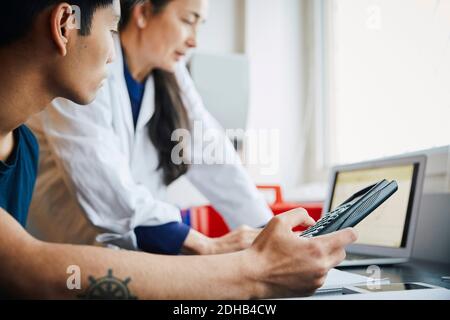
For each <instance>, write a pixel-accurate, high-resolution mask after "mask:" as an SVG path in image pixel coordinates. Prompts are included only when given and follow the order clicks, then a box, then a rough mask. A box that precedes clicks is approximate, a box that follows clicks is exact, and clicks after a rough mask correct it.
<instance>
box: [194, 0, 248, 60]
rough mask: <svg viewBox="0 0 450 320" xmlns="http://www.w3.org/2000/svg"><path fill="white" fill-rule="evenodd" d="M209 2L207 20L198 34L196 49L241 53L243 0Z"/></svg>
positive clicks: (211, 51)
mask: <svg viewBox="0 0 450 320" xmlns="http://www.w3.org/2000/svg"><path fill="white" fill-rule="evenodd" d="M209 3H210V5H209V7H210V8H209V12H208V17H207V21H206V23H205V25H204V26H202V27H201V29H200V32H199V35H198V39H199V47H198V50H199V51H202V52H208V53H243V52H244V41H245V39H244V35H245V32H244V19H245V17H244V15H245V0H209Z"/></svg>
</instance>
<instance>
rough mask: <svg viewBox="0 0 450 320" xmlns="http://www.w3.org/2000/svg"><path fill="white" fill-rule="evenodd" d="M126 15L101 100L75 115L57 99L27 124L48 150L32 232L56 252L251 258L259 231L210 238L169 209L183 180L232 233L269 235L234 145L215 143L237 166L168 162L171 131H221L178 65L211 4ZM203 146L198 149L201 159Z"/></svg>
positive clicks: (149, 0)
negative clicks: (97, 248) (243, 253)
mask: <svg viewBox="0 0 450 320" xmlns="http://www.w3.org/2000/svg"><path fill="white" fill-rule="evenodd" d="M121 5H122V21H121V25H120V35H119V37H118V38H117V41H116V55H117V58H116V60H115V63H114V64H113V65H112V68H111V70H110V75H109V77H108V81H107V82H106V83H105V85H104V88H102V90H101V92H100V94H99V96H98V98H97V99H96V101H95V102H94V103H92V105H91V106H89V107H87V108H71V104H72V103H71V102H69V101H67V100H63V99H58V100H56V101H54V103H53V105H52V106H51V108H49V109H48V110H47V111H46V112H44V113H42V114H41V115H40V116H39V117H38V118H36V119H34V120H33V121H32V123H31V126H32V127H33V129H34V130H35V132H36V134H37V136H38V138H39V140H40V142H41V162H40V175H39V178H38V182H37V188H36V193H35V197H34V200H33V204H32V207H31V210H30V211H31V212H32V214H31V217H30V220H31V221H30V229H31V231H32V232H34V233H35V234H36V235H37V236H38V237H40V238H43V239H45V240H48V241H55V242H69V243H89V244H90V243H95V242H96V241H97V242H100V243H105V244H112V245H116V246H119V247H122V248H127V249H134V250H143V251H147V252H153V253H163V254H179V253H189V254H217V253H225V252H231V251H236V250H241V249H244V248H246V247H248V246H249V245H250V244H251V243H252V242H253V239H254V238H255V237H256V236H257V234H258V232H259V230H257V229H252V228H249V227H240V228H238V229H237V230H235V231H233V232H231V233H230V234H228V235H226V236H224V237H222V238H217V239H211V238H208V237H206V236H204V235H201V234H200V233H198V232H196V231H195V230H192V229H190V228H189V227H188V226H186V225H184V224H183V223H181V222H180V220H181V218H180V211H179V209H178V208H176V207H175V206H173V205H172V204H170V203H168V202H167V201H166V200H165V199H166V189H167V186H168V185H169V184H171V183H172V182H173V181H175V180H176V179H178V178H179V177H181V176H186V177H187V178H188V179H189V180H190V181H191V182H192V183H193V184H194V185H195V186H196V187H197V188H198V189H199V190H200V191H201V192H202V193H203V194H204V195H205V196H206V197H207V198H208V199H209V200H210V201H211V203H212V204H213V205H214V206H215V208H216V209H218V210H219V212H221V213H222V214H223V216H224V217H225V219H226V221H227V222H228V225H229V226H230V227H231V228H232V229H236V228H237V227H239V226H242V225H250V226H252V227H253V228H257V227H261V226H263V225H265V224H266V223H267V222H268V221H269V219H270V218H271V216H272V214H271V212H270V210H269V208H268V207H267V205H266V204H265V203H264V201H263V199H262V197H261V195H260V194H259V193H258V191H257V190H256V188H255V186H254V185H253V184H252V182H251V181H250V179H249V177H248V176H247V174H246V173H245V171H244V169H243V167H242V165H241V164H240V163H239V161H238V157H237V155H236V153H235V152H234V150H233V147H232V145H231V143H230V142H229V141H227V139H225V138H223V139H219V140H217V141H215V142H214V143H216V144H218V147H220V148H222V149H224V150H225V151H226V153H227V154H228V155H230V154H231V155H232V157H233V158H234V160H236V161H235V163H234V164H216V165H207V164H204V163H197V162H194V164H192V165H190V164H189V163H185V162H182V163H181V164H175V162H174V161H173V160H172V157H171V154H172V150H173V149H174V148H175V147H176V146H177V143H178V142H176V141H172V139H171V135H172V133H173V132H174V130H176V129H186V130H190V131H191V132H192V130H193V128H194V125H193V124H194V122H200V123H201V124H202V127H203V129H217V128H219V126H218V125H217V123H216V121H215V120H214V119H213V118H212V117H211V116H210V115H209V114H208V112H207V111H206V110H205V108H204V106H203V104H202V100H201V98H200V96H199V95H198V93H197V91H196V90H195V87H194V85H193V83H192V80H191V78H190V76H189V74H188V72H187V70H186V68H185V66H184V65H183V63H182V58H183V57H184V55H185V54H186V52H187V51H188V50H189V49H192V48H195V47H196V34H197V30H198V27H199V25H200V24H201V23H202V21H203V20H204V17H205V15H206V7H207V0H125V1H122V2H121ZM119 38H120V39H119ZM193 136H194V137H195V136H196V135H195V134H194V135H193ZM200 138H201V137H200ZM194 139H195V138H194ZM200 143H201V141H199V140H198V139H197V140H194V141H193V144H194V148H195V146H196V145H199V144H200ZM50 224H57V225H58V226H59V228H54V227H52V228H49V227H48V226H49V225H50ZM99 234H100V235H99Z"/></svg>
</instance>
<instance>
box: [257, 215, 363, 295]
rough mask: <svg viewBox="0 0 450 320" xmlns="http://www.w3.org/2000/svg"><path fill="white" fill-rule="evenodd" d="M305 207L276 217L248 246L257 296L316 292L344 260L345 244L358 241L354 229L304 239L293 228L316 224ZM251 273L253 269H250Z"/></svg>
mask: <svg viewBox="0 0 450 320" xmlns="http://www.w3.org/2000/svg"><path fill="white" fill-rule="evenodd" d="M314 224H315V222H314V220H313V219H312V218H311V217H310V216H309V215H308V214H307V212H306V210H304V209H295V210H292V211H289V212H287V213H284V214H281V215H278V216H276V217H274V218H273V219H272V220H271V221H270V223H269V224H268V225H267V227H266V228H265V229H264V230H263V231H262V232H261V234H260V236H259V237H258V238H257V239H256V240H255V242H254V244H253V246H252V247H251V248H250V249H249V251H250V252H251V253H252V254H250V255H249V258H250V260H249V261H248V264H249V265H250V266H252V267H253V268H254V270H253V276H254V277H255V280H257V283H259V285H258V287H257V288H256V292H258V294H257V297H255V298H259V297H287V296H305V295H311V294H313V293H314V292H315V291H316V290H317V289H318V288H320V287H321V286H322V285H323V283H324V281H325V278H326V276H327V273H328V271H329V270H330V269H331V268H333V267H335V266H337V265H338V264H339V263H340V262H341V261H343V260H344V259H345V247H346V246H347V245H349V244H351V243H352V242H354V241H356V239H357V234H356V233H355V231H354V230H353V229H345V230H341V231H338V232H335V233H331V234H327V235H324V236H319V237H315V238H302V237H299V236H298V234H296V233H295V232H293V231H292V229H293V228H295V227H297V226H306V227H308V226H311V225H314ZM250 273H251V271H250Z"/></svg>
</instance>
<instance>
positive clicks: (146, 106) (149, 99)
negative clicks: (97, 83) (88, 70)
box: [110, 36, 155, 132]
mask: <svg viewBox="0 0 450 320" xmlns="http://www.w3.org/2000/svg"><path fill="white" fill-rule="evenodd" d="M114 43H115V50H116V60H115V61H114V63H113V64H112V65H111V70H110V71H111V74H110V77H111V80H112V81H115V82H116V84H115V85H116V86H115V88H116V89H117V90H119V88H120V90H122V91H123V94H124V97H126V98H127V99H126V100H127V102H126V103H125V101H124V103H123V107H124V108H128V110H126V112H125V113H126V114H127V115H129V116H127V126H128V127H129V129H130V130H131V132H134V131H136V132H137V131H140V130H142V129H144V128H145V127H146V125H147V124H148V122H149V121H150V119H151V118H152V116H153V113H154V112H155V101H154V98H155V89H154V80H153V76H151V75H150V76H149V78H148V79H147V82H146V85H145V91H144V97H143V99H142V106H141V110H140V112H139V117H138V121H137V124H136V130H135V129H134V124H133V117H132V112H131V102H130V99H129V95H128V89H127V85H126V82H125V75H124V56H123V51H122V46H121V43H120V38H119V36H116V37H115V39H114Z"/></svg>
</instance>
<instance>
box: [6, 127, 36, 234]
mask: <svg viewBox="0 0 450 320" xmlns="http://www.w3.org/2000/svg"><path fill="white" fill-rule="evenodd" d="M14 144H15V146H14V150H13V152H12V154H11V155H10V156H9V158H8V160H6V161H5V162H3V161H0V207H1V208H3V209H4V210H6V212H8V213H9V214H11V215H12V216H13V217H14V218H15V219H16V220H17V221H18V222H19V223H20V224H21V225H22V226H23V227H25V225H26V222H27V217H28V209H29V208H30V203H31V198H32V195H33V189H34V185H35V183H36V175H37V171H38V160H39V145H38V142H37V140H36V138H35V136H34V135H33V133H32V132H31V130H30V129H28V128H27V127H26V126H24V125H22V126H21V127H19V128H17V129H16V130H14Z"/></svg>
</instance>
